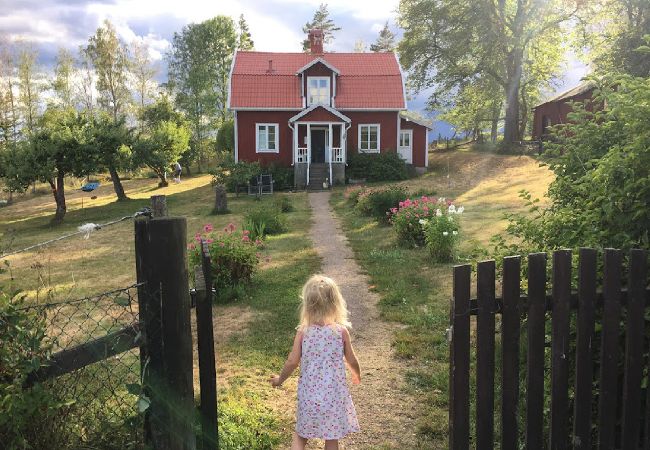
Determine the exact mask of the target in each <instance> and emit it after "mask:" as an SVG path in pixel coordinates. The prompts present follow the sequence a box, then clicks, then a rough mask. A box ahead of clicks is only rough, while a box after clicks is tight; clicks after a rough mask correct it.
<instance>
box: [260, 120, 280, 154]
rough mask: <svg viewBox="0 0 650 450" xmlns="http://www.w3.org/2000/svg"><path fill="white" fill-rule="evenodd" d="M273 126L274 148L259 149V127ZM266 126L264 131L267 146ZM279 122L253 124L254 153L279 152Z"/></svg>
mask: <svg viewBox="0 0 650 450" xmlns="http://www.w3.org/2000/svg"><path fill="white" fill-rule="evenodd" d="M263 126H265V127H270V126H271V127H275V150H260V143H259V137H260V133H259V129H260V127H263ZM268 133H269V132H268V128H267V131H266V139H267V147H268ZM279 144H280V124H278V123H256V124H255V153H280V145H279Z"/></svg>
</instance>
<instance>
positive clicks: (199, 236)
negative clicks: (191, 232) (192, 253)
mask: <svg viewBox="0 0 650 450" xmlns="http://www.w3.org/2000/svg"><path fill="white" fill-rule="evenodd" d="M194 240H195V241H196V242H201V235H200V234H197V235H196V236H194Z"/></svg>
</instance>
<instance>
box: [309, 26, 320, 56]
mask: <svg viewBox="0 0 650 450" xmlns="http://www.w3.org/2000/svg"><path fill="white" fill-rule="evenodd" d="M309 49H310V50H311V53H312V55H322V54H323V30H320V29H313V30H309Z"/></svg>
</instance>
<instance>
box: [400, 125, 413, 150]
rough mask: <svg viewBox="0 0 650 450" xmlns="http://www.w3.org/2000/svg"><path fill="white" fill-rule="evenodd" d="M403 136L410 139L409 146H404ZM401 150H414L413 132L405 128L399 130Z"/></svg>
mask: <svg viewBox="0 0 650 450" xmlns="http://www.w3.org/2000/svg"><path fill="white" fill-rule="evenodd" d="M402 135H407V136H408V137H409V145H402ZM398 147H399V148H411V149H412V148H413V130H411V129H407V128H404V129H402V130H399V146H398Z"/></svg>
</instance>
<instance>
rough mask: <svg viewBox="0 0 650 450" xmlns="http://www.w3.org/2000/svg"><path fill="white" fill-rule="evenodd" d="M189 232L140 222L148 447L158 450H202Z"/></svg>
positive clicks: (166, 221) (168, 223) (181, 226)
mask: <svg viewBox="0 0 650 450" xmlns="http://www.w3.org/2000/svg"><path fill="white" fill-rule="evenodd" d="M186 227H187V226H186V221H185V219H184V218H177V217H173V218H172V217H161V218H155V219H151V220H148V219H139V220H137V221H136V222H135V240H136V245H135V248H136V268H137V273H138V282H139V283H145V284H143V285H141V286H140V288H139V290H138V298H139V300H138V301H139V304H140V319H141V322H142V323H143V328H144V332H143V346H144V351H141V361H142V363H141V364H142V367H143V385H144V386H145V395H147V396H148V397H149V399H150V406H149V408H148V410H147V413H146V415H145V442H146V443H147V444H148V445H149V446H152V447H153V448H154V449H156V450H158V449H161V450H162V449H164V450H194V449H195V448H196V442H195V441H196V438H195V435H194V430H193V419H194V405H193V403H194V390H193V385H192V382H193V367H192V362H193V357H192V334H191V327H190V299H189V281H188V273H187V253H186V252H187V250H186V239H187V238H186V235H187V230H186Z"/></svg>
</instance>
